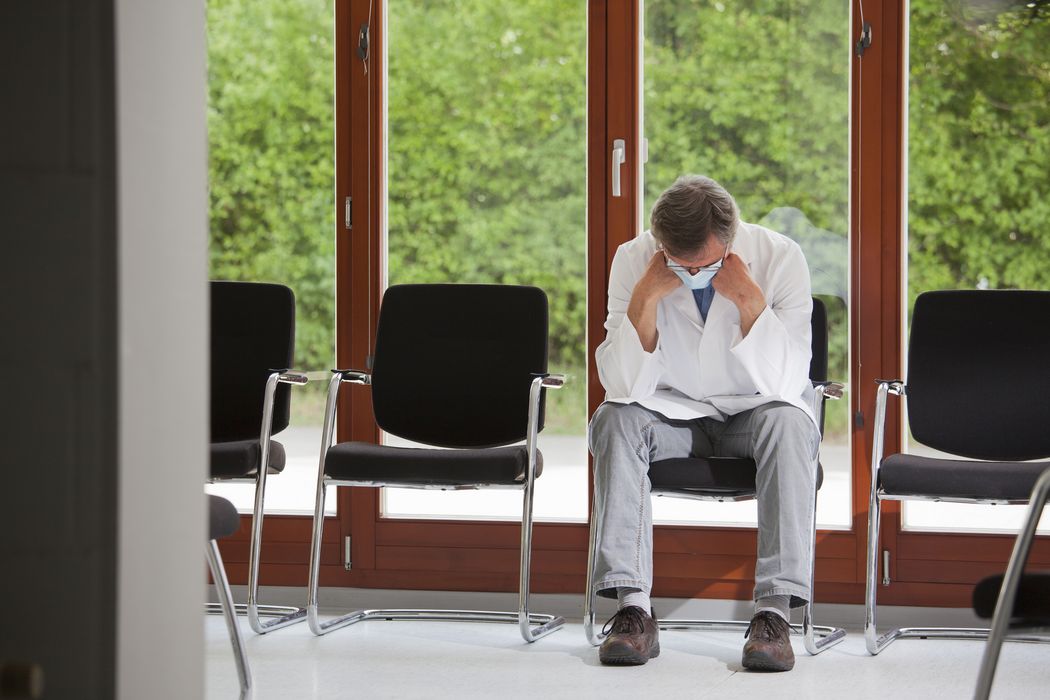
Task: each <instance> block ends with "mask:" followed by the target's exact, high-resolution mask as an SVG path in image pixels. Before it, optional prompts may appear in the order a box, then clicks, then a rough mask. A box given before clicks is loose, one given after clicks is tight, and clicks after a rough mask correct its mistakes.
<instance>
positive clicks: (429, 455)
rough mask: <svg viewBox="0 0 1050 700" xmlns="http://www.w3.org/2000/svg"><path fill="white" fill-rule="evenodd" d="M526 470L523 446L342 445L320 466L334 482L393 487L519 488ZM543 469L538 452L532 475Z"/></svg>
mask: <svg viewBox="0 0 1050 700" xmlns="http://www.w3.org/2000/svg"><path fill="white" fill-rule="evenodd" d="M527 467H528V452H527V450H526V449H525V447H524V446H521V445H516V446H512V447H495V448H489V449H481V450H476V449H469V450H444V449H433V448H416V447H389V446H386V445H373V444H372V443H370V442H344V443H340V444H338V445H333V446H332V447H331V448H329V450H328V455H327V456H326V457H325V462H324V470H325V474H326V475H327V476H329V477H330V478H332V479H336V480H343V481H371V482H375V483H377V484H384V485H387V484H388V485H392V486H398V485H404V486H450V487H454V486H472V485H484V484H493V485H507V486H512V485H521V484H522V483H523V482H524V479H525V471H526V469H527ZM542 471H543V456H542V455H541V454H540V453H539V450H537V451H536V476H537V477H538V476H539V475H540V473H541V472H542Z"/></svg>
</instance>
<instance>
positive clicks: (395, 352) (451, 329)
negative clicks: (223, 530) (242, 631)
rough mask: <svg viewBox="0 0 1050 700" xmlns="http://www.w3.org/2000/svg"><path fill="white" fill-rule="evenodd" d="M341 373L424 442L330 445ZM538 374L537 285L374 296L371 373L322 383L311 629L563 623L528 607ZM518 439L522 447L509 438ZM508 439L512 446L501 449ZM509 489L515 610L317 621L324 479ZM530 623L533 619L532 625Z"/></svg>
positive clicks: (543, 338)
mask: <svg viewBox="0 0 1050 700" xmlns="http://www.w3.org/2000/svg"><path fill="white" fill-rule="evenodd" d="M343 382H350V383H354V384H366V385H370V386H371V388H372V408H373V411H374V414H375V419H376V422H377V423H378V425H379V427H380V428H382V429H383V430H385V431H386V432H388V433H390V434H392V435H396V436H398V437H401V438H404V439H406V440H411V441H413V442H416V443H422V444H425V445H428V446H433V447H442V448H455V449H426V448H401V447H385V446H382V445H374V444H371V443H364V442H344V443H340V444H337V445H332V432H333V429H334V426H335V414H336V403H337V399H338V395H339V387H340V385H341V384H342V383H343ZM563 382H564V378H563V377H561V376H556V375H549V374H548V373H547V297H546V295H545V294H544V293H543V291H542V290H540V289H537V288H535V287H518V286H504V285H481V284H462V285H455V284H435V285H399V286H394V287H390V288H389V289H387V290H386V293H385V295H384V296H383V303H382V308H381V310H380V314H379V324H378V328H377V330H376V341H375V359H374V362H373V368H372V374H371V375H369V374H367V373H365V372H359V371H354V370H334V374H333V376H332V380H331V382H330V384H329V386H328V402H327V407H326V409H325V422H324V434H323V437H322V445H321V458H320V464H319V466H318V473H317V504H316V506H315V508H314V529H313V544H312V548H311V555H310V582H309V589H308V592H307V600H306V607H307V610H308V616H309V620H310V629H312V630H313V631H314V633H315V634H318V635H321V634H326V633H328V632H331V631H333V630H336V629H339V628H340V627H345V626H347V625H351V624H354V623H356V622H360V621H362V620H370V619H385V620H424V619H425V620H469V621H475V622H509V623H517V624H518V627H519V630H520V631H521V635H522V637H523V638H524V639H525V641H527V642H532V641H535V640H536V639H539V638H540V637H542V636H544V635H547V634H549V633H551V632H553V631H555V630H557V629H559V628H560V627H561V626H562V624H564V622H565V621H564V619H563V618H561V617H554V616H552V615H540V614H537V613H530V612H529V572H530V566H531V561H532V559H531V555H532V500H533V492H534V483H535V480H536V479H537V478H538V477H539V475H540V472H541V471H542V456H541V454H540V452H539V450H538V449H537V447H536V438H537V434H538V433H539V432H540V431H541V430H542V429H543V406H544V401H543V399H544V393H545V392H544V389H556V388H559V387H561V386H562V384H563ZM522 440H524V441H525V444H524V445H514V444H512V443H518V442H520V441H522ZM508 445H510V446H508ZM331 485H337V486H369V487H382V486H396V487H409V488H424V489H442V490H447V489H482V488H503V489H507V488H511V489H522V490H523V492H524V499H523V506H522V523H521V563H520V570H519V588H518V611H517V612H489V611H468V610H358V611H356V612H352V613H348V614H346V615H342V616H340V617H338V618H336V619H333V620H329V621H326V622H322V621H321V620H320V619H319V617H318V610H317V594H318V576H319V571H320V558H321V527H322V524H323V521H324V501H325V487H326V486H331ZM534 625H535V626H534Z"/></svg>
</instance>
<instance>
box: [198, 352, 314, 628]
mask: <svg viewBox="0 0 1050 700" xmlns="http://www.w3.org/2000/svg"><path fill="white" fill-rule="evenodd" d="M305 383H306V378H305V376H304V375H296V374H293V373H282V372H274V373H272V374H271V375H270V376H269V377H268V378H267V380H266V388H265V391H264V393H263V417H262V428H261V429H260V434H259V468H258V474H257V476H256V477H255V504H254V507H253V509H252V534H251V540H250V544H249V554H248V602H247V604H244V603H238V604H237V605H235V606H234V608H235V610H236V611H237V614H239V615H240V614H243V615H246V616H247V617H248V624H249V625H250V626H251V628H252V630H253V631H254V632H255V633H256V634H266V633H267V632H273V631H274V630H278V629H281V628H282V627H287V626H289V625H293V624H295V623H297V622H302V621H303V620H305V619H306V608H299V607H295V606H289V605H261V604H259V560H260V555H261V553H262V533H263V519H264V518H265V517H266V477H267V473H268V465H269V463H270V437H271V435H270V426H271V423H272V421H273V405H274V396H275V394H276V392H277V385H278V384H293V385H295V384H305ZM207 610H208V613H210V614H217V613H221V612H223V611H222V610H221V609H219V606H218V605H214V604H210V605H208V606H207ZM263 617H268V618H273V619H270V620H267V621H265V622H264V621H263V620H262V619H261V618H263Z"/></svg>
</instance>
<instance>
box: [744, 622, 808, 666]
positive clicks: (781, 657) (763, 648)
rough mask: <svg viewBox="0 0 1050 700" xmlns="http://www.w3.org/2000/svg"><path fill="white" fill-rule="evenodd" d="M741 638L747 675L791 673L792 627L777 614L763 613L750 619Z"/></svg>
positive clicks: (792, 664)
mask: <svg viewBox="0 0 1050 700" xmlns="http://www.w3.org/2000/svg"><path fill="white" fill-rule="evenodd" d="M744 637H750V639H748V641H747V644H745V645H744V659H743V661H742V663H743V664H744V668H746V669H748V670H749V671H790V670H791V669H792V668H794V666H795V652H793V651H792V650H791V625H789V624H788V623H787V621H786V620H784V618H782V617H781V616H780V615H777V614H776V613H773V612H769V611H762V612H760V613H758V614H757V615H755V616H754V617H752V618H751V624H750V625H748V626H747V631H746V632H744Z"/></svg>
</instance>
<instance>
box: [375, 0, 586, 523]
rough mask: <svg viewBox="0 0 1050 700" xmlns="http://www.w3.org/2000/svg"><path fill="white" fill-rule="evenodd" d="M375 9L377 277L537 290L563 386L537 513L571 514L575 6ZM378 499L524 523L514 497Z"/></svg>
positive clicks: (576, 283)
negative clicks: (382, 265)
mask: <svg viewBox="0 0 1050 700" xmlns="http://www.w3.org/2000/svg"><path fill="white" fill-rule="evenodd" d="M387 12H388V25H387V26H388V28H389V31H388V40H389V44H388V51H387V53H388V63H387V70H388V75H387V81H386V85H387V90H388V95H387V123H388V145H387V149H388V154H387V166H388V167H387V202H388V209H387V212H388V214H387V216H388V231H387V247H388V251H387V276H388V283H389V284H401V283H433V282H458V283H465V282H479V283H500V284H528V285H535V286H538V287H540V288H542V289H543V290H544V291H546V293H547V297H548V300H549V303H550V369H551V371H552V372H562V373H567V374H570V375H572V376H573V381H571V382H570V383H569V384H568V385H567V386H566V387H565V388H564V389H562V390H560V391H557V392H549V393H548V394H547V427H546V429H545V430H544V432H543V433H542V434H541V436H540V441H539V447H540V450H541V451H542V452H543V456H544V460H543V461H544V469H543V476H542V478H541V479H540V480H539V482H538V484H537V490H536V500H535V514H536V516H537V518H539V519H559V520H583V519H585V518H586V510H587V506H588V503H587V446H586V438H585V435H586V423H587V403H586V388H587V387H586V373H585V371H584V368H585V367H586V362H585V358H586V340H585V328H586V311H587V306H586V302H587V297H586V283H587V276H586V221H585V200H586V189H585V188H586V181H587V173H586V157H585V155H586V154H585V147H586V141H585V126H586V122H585V110H586V102H587V100H586V80H585V78H586V65H587V64H586V48H587V25H586V3H583V2H580V0H526V1H523V2H521V1H519V2H494V1H493V0H470V1H468V2H464V1H461V2H448V1H443V2H435V1H433V0H392V2H390V3H389V5H388V8H387ZM463 37H469V40H464V39H463ZM384 442H385V443H386V444H392V445H399V444H405V443H403V442H401V441H399V440H398V439H397V438H395V437H393V436H386V437H385V440H384ZM383 498H384V503H383V513H384V515H386V516H388V517H391V516H392V517H408V516H421V517H470V518H507V519H517V518H520V517H521V492H520V491H492V490H487V491H477V492H460V493H453V492H443V493H441V492H439V493H435V492H429V491H417V490H411V489H384V490H383Z"/></svg>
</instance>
